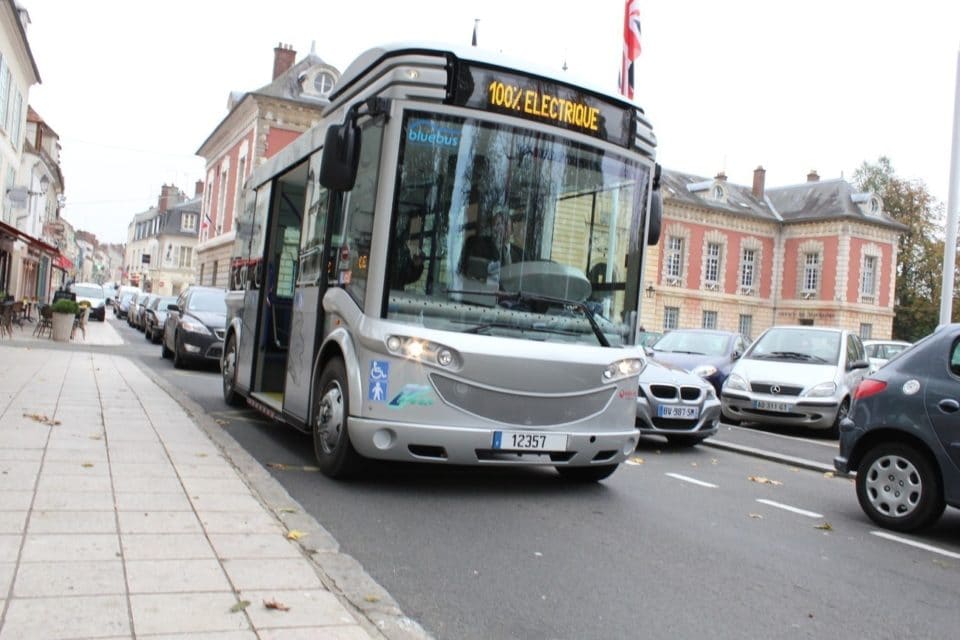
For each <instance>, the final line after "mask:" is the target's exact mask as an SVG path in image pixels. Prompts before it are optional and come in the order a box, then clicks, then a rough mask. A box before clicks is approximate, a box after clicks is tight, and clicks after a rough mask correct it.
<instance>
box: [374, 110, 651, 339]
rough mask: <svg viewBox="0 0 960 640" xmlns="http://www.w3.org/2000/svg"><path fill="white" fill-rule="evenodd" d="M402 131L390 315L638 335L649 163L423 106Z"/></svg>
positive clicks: (456, 324)
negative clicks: (635, 332)
mask: <svg viewBox="0 0 960 640" xmlns="http://www.w3.org/2000/svg"><path fill="white" fill-rule="evenodd" d="M402 136H403V137H402V143H401V148H400V164H399V167H398V180H397V191H396V195H395V201H394V212H393V228H392V230H391V235H390V237H391V247H390V261H389V265H388V273H389V275H388V279H389V282H388V287H389V293H388V298H387V305H386V308H385V314H384V315H385V317H386V318H388V319H391V320H395V321H400V322H408V323H412V324H416V325H418V326H424V327H429V328H434V329H443V330H447V331H459V332H473V333H480V334H482V335H498V336H502V337H513V338H518V339H533V340H543V341H557V342H560V341H562V342H583V343H590V344H597V343H598V342H599V343H600V344H610V345H613V346H619V345H622V344H625V343H630V342H632V336H633V326H632V323H633V321H634V318H635V313H633V312H634V311H635V309H636V307H637V295H638V291H639V288H638V282H637V280H638V278H639V276H638V275H637V274H639V264H640V252H641V251H642V245H641V237H642V235H643V228H642V223H643V215H642V213H643V207H644V203H645V202H646V201H647V197H648V188H649V183H650V169H649V168H648V167H647V166H644V165H643V164H640V163H639V162H633V161H631V160H629V159H628V158H627V157H625V156H621V155H618V154H616V153H615V152H610V151H607V150H605V149H601V148H598V147H594V146H588V145H582V144H578V143H575V142H573V141H571V140H569V139H566V138H563V137H559V136H554V135H551V134H547V133H543V132H540V131H531V130H528V129H523V128H514V127H508V126H505V125H502V124H497V123H493V122H486V121H482V120H477V119H473V118H459V117H450V116H446V115H443V116H441V115H437V114H433V113H427V112H408V113H407V114H406V115H405V117H404V122H403V131H402ZM631 273H632V274H634V275H633V276H630V275H629V274H631Z"/></svg>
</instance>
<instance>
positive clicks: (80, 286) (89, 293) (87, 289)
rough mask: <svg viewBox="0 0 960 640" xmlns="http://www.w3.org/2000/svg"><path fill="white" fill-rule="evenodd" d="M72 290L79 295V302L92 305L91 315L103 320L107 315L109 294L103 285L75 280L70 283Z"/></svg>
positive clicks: (95, 318)
mask: <svg viewBox="0 0 960 640" xmlns="http://www.w3.org/2000/svg"><path fill="white" fill-rule="evenodd" d="M70 292H71V293H73V294H74V295H76V296H77V300H76V301H77V302H81V303H82V302H86V303H87V304H88V305H90V316H89V317H91V318H93V319H94V320H100V321H101V322H103V320H104V319H105V318H106V317H107V296H106V295H105V294H104V293H103V287H102V286H101V285H99V284H97V283H96V282H74V283H73V284H71V285H70Z"/></svg>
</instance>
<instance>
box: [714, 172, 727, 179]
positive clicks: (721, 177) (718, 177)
mask: <svg viewBox="0 0 960 640" xmlns="http://www.w3.org/2000/svg"><path fill="white" fill-rule="evenodd" d="M713 179H714V180H720V181H725V180H726V179H727V174H725V173H724V172H723V171H721V172H720V173H718V174H717V175H715V176H713Z"/></svg>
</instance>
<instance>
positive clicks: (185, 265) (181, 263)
mask: <svg viewBox="0 0 960 640" xmlns="http://www.w3.org/2000/svg"><path fill="white" fill-rule="evenodd" d="M177 266H178V267H180V268H181V269H189V268H190V267H192V266H193V248H191V247H180V255H179V258H178V260H177Z"/></svg>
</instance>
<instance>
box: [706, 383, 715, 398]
mask: <svg viewBox="0 0 960 640" xmlns="http://www.w3.org/2000/svg"><path fill="white" fill-rule="evenodd" d="M704 388H705V389H706V390H707V400H716V399H717V391H716V389H714V388H713V385H712V384H708V385H707V386H706V387H704Z"/></svg>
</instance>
